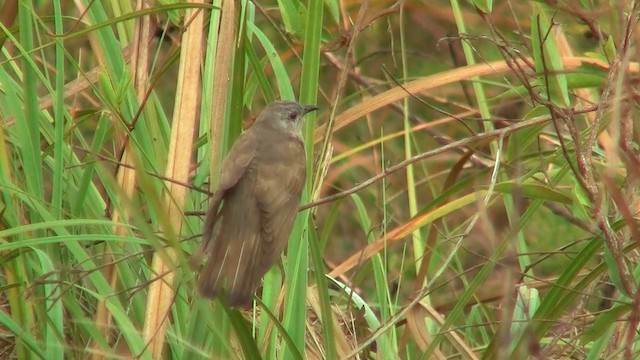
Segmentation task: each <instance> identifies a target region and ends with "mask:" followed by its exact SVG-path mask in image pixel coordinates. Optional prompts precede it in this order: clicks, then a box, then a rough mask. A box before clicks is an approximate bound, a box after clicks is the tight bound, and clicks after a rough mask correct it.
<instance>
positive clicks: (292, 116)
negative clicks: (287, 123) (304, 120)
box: [289, 111, 298, 120]
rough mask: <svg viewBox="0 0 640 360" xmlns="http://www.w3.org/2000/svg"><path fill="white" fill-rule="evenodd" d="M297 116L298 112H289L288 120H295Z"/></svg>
mask: <svg viewBox="0 0 640 360" xmlns="http://www.w3.org/2000/svg"><path fill="white" fill-rule="evenodd" d="M297 117H298V112H297V111H294V112H292V113H290V114H289V120H295V119H296V118H297Z"/></svg>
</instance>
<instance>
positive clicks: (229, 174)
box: [190, 129, 258, 267]
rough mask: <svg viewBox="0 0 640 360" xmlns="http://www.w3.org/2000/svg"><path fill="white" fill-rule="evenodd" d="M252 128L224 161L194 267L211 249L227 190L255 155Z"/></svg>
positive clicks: (236, 180)
mask: <svg viewBox="0 0 640 360" xmlns="http://www.w3.org/2000/svg"><path fill="white" fill-rule="evenodd" d="M250 131H251V129H249V130H247V131H245V132H244V133H242V134H241V135H240V137H238V140H236V142H235V143H234V144H233V146H232V147H231V150H229V154H227V157H226V158H225V159H224V162H223V163H222V175H221V176H220V183H219V185H218V188H217V190H216V192H215V193H213V196H212V197H211V201H210V203H209V210H208V211H207V216H206V218H205V220H204V226H203V228H202V242H201V244H200V247H199V249H198V250H197V251H196V252H195V253H194V255H193V256H192V258H191V260H190V262H191V265H192V267H195V266H197V264H198V263H199V262H200V260H201V259H202V255H203V254H204V253H206V252H207V251H208V250H209V246H210V245H211V240H212V238H213V229H214V227H215V225H216V222H217V221H218V217H219V208H220V203H221V202H222V200H223V199H224V197H225V194H226V192H227V191H228V190H229V189H232V188H233V187H234V186H235V185H236V184H237V183H238V181H239V180H240V178H242V176H243V175H244V173H245V171H246V169H247V167H248V166H249V164H250V163H251V160H253V158H254V157H255V154H256V149H257V148H258V142H257V141H256V140H257V139H255V137H252V136H250Z"/></svg>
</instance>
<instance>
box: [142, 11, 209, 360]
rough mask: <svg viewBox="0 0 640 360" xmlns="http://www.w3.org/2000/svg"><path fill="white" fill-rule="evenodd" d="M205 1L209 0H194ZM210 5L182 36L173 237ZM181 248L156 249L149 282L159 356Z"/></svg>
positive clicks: (147, 334)
mask: <svg viewBox="0 0 640 360" xmlns="http://www.w3.org/2000/svg"><path fill="white" fill-rule="evenodd" d="M193 3H204V1H200V0H197V1H193ZM204 15H205V14H204V11H203V10H202V9H193V10H190V11H188V12H187V15H186V17H185V24H187V25H188V27H187V30H186V31H185V33H184V34H183V36H182V49H181V54H180V68H179V73H178V84H177V87H176V98H175V99H176V100H175V106H174V109H175V110H174V112H173V122H172V128H171V141H170V143H169V156H168V164H167V169H166V172H165V176H166V177H167V178H169V179H175V180H177V181H176V182H168V183H167V189H168V193H166V194H165V196H164V204H165V206H166V209H167V215H168V218H169V223H168V224H166V225H165V226H163V228H162V229H161V230H162V232H163V233H164V234H165V235H166V237H167V238H169V239H171V238H172V237H173V236H175V235H178V234H180V231H181V228H182V219H183V215H182V213H183V210H182V207H183V206H184V204H185V201H186V197H187V191H188V189H187V188H186V187H184V186H182V185H178V184H181V183H187V182H188V180H189V168H190V163H191V158H192V151H193V139H194V132H195V129H197V125H198V114H199V108H200V103H199V101H198V100H199V92H200V66H201V62H202V54H203V44H204V40H203V38H202V37H203V34H204V32H203V30H204ZM175 260H176V251H175V250H174V249H173V248H171V247H169V248H167V249H166V251H163V252H157V253H156V254H154V257H153V261H152V270H153V273H154V274H155V275H156V276H157V277H158V279H157V280H155V281H152V282H151V284H150V286H149V295H148V297H147V306H146V309H145V311H146V313H145V323H144V328H143V337H144V339H145V341H146V342H147V343H148V344H149V346H148V347H147V349H148V350H147V351H148V352H150V354H149V355H150V356H151V358H153V359H161V358H162V348H163V345H164V338H165V332H166V330H165V329H166V324H167V321H168V319H169V311H170V308H171V304H172V303H173V298H174V293H175V292H174V289H173V282H174V272H173V268H174V264H175Z"/></svg>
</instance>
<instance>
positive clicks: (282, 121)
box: [256, 100, 318, 133]
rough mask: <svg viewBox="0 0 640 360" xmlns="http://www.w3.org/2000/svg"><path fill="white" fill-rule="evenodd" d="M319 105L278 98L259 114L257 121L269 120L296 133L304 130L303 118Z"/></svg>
mask: <svg viewBox="0 0 640 360" xmlns="http://www.w3.org/2000/svg"><path fill="white" fill-rule="evenodd" d="M317 109H318V107H317V106H313V105H301V104H299V103H297V102H295V101H289V100H277V101H274V102H273V103H271V104H269V105H268V106H267V107H266V108H265V109H264V110H262V112H261V113H260V115H259V116H258V118H257V119H256V123H258V122H262V121H269V122H272V124H273V123H275V125H276V126H278V127H280V128H282V129H284V130H286V131H292V132H295V133H300V132H301V131H302V118H303V117H304V116H305V115H306V114H308V113H309V112H311V111H314V110H317Z"/></svg>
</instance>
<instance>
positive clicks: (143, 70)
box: [92, 0, 151, 360]
mask: <svg viewBox="0 0 640 360" xmlns="http://www.w3.org/2000/svg"><path fill="white" fill-rule="evenodd" d="M147 7H148V4H147V3H146V2H145V1H142V0H138V1H137V4H136V9H138V10H142V9H144V8H147ZM150 21H151V20H150V17H149V16H142V17H140V18H138V19H137V20H136V25H135V32H134V36H135V40H134V43H133V49H134V54H133V56H132V59H131V71H132V73H133V74H134V87H135V91H136V95H137V97H138V100H139V101H140V102H142V101H143V99H144V96H145V94H146V92H147V88H148V86H149V83H148V78H149V38H150V36H151V22H150ZM123 144H124V145H123V146H124V147H125V148H124V152H123V154H122V158H121V159H120V162H121V163H122V164H123V165H124V166H120V167H119V168H118V172H117V174H116V180H117V182H118V185H119V186H120V188H121V189H122V192H123V195H124V196H126V197H131V196H133V194H134V191H135V189H136V183H137V176H136V162H137V160H136V159H135V155H134V154H133V153H132V152H131V151H132V149H131V147H130V142H129V141H128V139H127V138H126V137H125V142H124V143H123ZM125 209H126V208H125ZM128 216H129V214H127V213H126V210H125V213H120V212H118V211H114V212H113V215H112V217H111V220H113V223H114V224H119V223H121V219H123V218H127V217H128ZM126 232H127V230H126V229H124V228H123V227H121V226H116V228H115V229H114V233H115V234H116V235H126ZM105 246H106V256H107V257H106V258H105V262H106V263H107V264H109V265H106V266H105V267H104V268H103V270H102V272H103V273H104V277H105V278H106V279H107V280H108V281H109V285H110V286H111V288H112V289H115V286H116V281H117V278H118V274H117V267H116V266H115V259H114V258H113V256H111V255H110V253H111V251H110V250H109V248H110V245H109V243H106V245H105ZM112 320H113V319H112V317H111V313H110V312H109V309H108V308H107V304H106V301H105V300H101V301H100V302H99V303H98V305H97V308H96V316H95V323H96V325H97V327H98V330H99V331H100V333H101V334H102V335H103V336H104V338H105V339H107V340H109V339H110V337H111V331H110V328H111V322H112ZM93 347H94V351H93V356H92V359H93V360H102V359H106V358H107V356H106V353H105V352H104V351H100V349H98V348H97V345H96V344H94V345H93Z"/></svg>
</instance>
